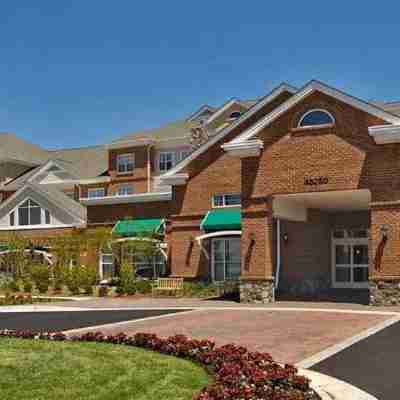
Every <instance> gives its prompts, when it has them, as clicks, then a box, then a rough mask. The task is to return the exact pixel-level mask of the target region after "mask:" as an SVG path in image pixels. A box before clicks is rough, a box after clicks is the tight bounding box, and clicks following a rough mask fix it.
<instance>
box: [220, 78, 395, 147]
mask: <svg viewBox="0 0 400 400" xmlns="http://www.w3.org/2000/svg"><path fill="white" fill-rule="evenodd" d="M316 91H318V92H321V93H324V94H326V95H328V96H331V97H334V98H336V99H338V100H340V101H342V102H344V103H347V104H349V105H351V106H353V107H355V108H358V109H360V110H362V111H365V112H366V113H368V114H371V115H374V116H376V117H378V118H381V119H382V120H384V121H386V122H388V123H390V124H395V125H399V124H400V117H398V116H396V115H394V114H392V113H390V112H388V111H385V110H383V109H382V108H380V107H377V106H376V105H374V104H370V103H368V102H366V101H363V100H360V99H358V98H356V97H354V96H350V95H348V94H346V93H344V92H342V91H340V90H337V89H334V88H332V87H330V86H328V85H326V84H324V83H322V82H319V81H316V80H312V81H310V82H309V83H308V84H307V85H305V86H304V87H303V88H302V89H300V90H299V91H298V92H297V93H296V94H295V95H293V96H292V97H290V98H289V99H288V100H286V101H285V102H284V103H283V104H281V105H280V106H279V107H277V108H276V109H275V110H273V111H272V112H270V113H269V114H267V115H266V116H265V117H264V118H262V119H261V120H260V121H258V122H257V123H256V124H254V125H253V126H251V127H250V128H249V129H247V130H246V131H245V132H243V133H242V134H240V135H239V136H238V137H236V138H235V139H233V140H232V141H231V142H230V143H228V144H227V145H226V147H227V148H228V147H229V146H230V145H231V144H232V145H234V144H238V143H241V142H244V141H247V140H249V139H252V138H253V137H254V136H255V135H257V134H258V133H259V132H260V131H261V130H262V129H264V128H265V127H266V126H268V125H269V124H270V123H272V122H273V121H275V120H276V119H277V118H278V117H279V116H281V115H282V114H283V113H285V112H286V111H288V110H289V109H290V108H291V107H293V106H295V105H296V104H298V103H299V102H301V101H302V100H303V99H305V98H306V97H308V96H309V95H311V94H312V93H314V92H316Z"/></svg>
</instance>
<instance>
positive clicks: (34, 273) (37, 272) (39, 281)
mask: <svg viewBox="0 0 400 400" xmlns="http://www.w3.org/2000/svg"><path fill="white" fill-rule="evenodd" d="M31 277H32V280H33V282H34V283H35V286H36V288H37V290H38V291H39V293H41V294H43V293H46V292H47V291H48V290H49V286H50V271H49V268H48V266H47V265H44V264H36V265H33V266H32V268H31Z"/></svg>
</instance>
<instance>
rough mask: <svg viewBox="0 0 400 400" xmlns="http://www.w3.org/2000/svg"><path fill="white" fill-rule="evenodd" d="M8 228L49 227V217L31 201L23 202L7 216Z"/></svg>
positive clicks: (45, 211) (46, 211)
mask: <svg viewBox="0 0 400 400" xmlns="http://www.w3.org/2000/svg"><path fill="white" fill-rule="evenodd" d="M9 218H10V220H9V223H10V226H30V225H50V224H51V215H50V212H49V211H48V210H46V209H45V208H42V207H41V206H40V205H39V204H38V203H36V202H35V201H33V200H31V199H27V200H25V201H24V202H23V203H21V204H20V205H19V206H18V207H17V208H16V209H15V210H13V211H11V213H10V214H9Z"/></svg>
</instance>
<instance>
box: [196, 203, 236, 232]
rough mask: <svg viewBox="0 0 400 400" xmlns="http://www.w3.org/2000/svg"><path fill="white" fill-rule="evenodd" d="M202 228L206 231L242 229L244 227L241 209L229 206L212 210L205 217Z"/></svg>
mask: <svg viewBox="0 0 400 400" xmlns="http://www.w3.org/2000/svg"><path fill="white" fill-rule="evenodd" d="M200 228H201V229H202V230H203V231H205V232H213V231H221V230H228V231H234V230H240V229H241V228H242V212H241V209H240V208H229V209H215V210H211V211H209V212H208V213H207V215H206V216H205V217H204V219H203V221H202V222H201V224H200Z"/></svg>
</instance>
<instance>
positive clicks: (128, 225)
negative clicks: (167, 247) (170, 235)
mask: <svg viewBox="0 0 400 400" xmlns="http://www.w3.org/2000/svg"><path fill="white" fill-rule="evenodd" d="M164 223H165V220H164V219H161V218H148V219H144V218H143V219H125V220H122V221H118V222H117V224H116V225H115V227H114V229H113V233H114V235H117V236H123V237H130V236H146V235H157V234H158V235H162V234H164Z"/></svg>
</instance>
